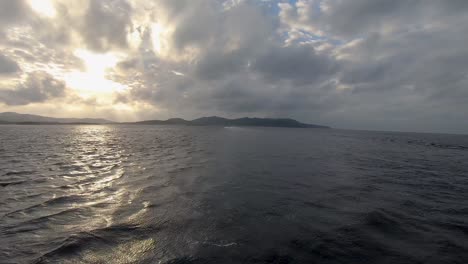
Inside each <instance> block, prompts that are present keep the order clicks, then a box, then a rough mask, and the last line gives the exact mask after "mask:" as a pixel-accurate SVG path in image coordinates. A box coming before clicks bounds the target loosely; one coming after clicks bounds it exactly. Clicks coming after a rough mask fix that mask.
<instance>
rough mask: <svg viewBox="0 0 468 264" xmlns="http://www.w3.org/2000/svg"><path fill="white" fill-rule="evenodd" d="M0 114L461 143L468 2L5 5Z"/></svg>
mask: <svg viewBox="0 0 468 264" xmlns="http://www.w3.org/2000/svg"><path fill="white" fill-rule="evenodd" d="M0 23H1V26H0V112H2V111H17V112H22V113H33V114H43V115H51V116H61V117H64V116H73V117H104V118H110V119H114V120H118V121H126V120H141V119H156V118H168V117H184V118H194V117H198V116H206V115H222V116H226V117H241V116H259V117H292V118H296V119H299V120H301V121H305V122H313V123H319V124H324V125H331V126H334V127H343V128H360V129H380V130H407V131H434V132H461V133H468V122H466V116H468V45H467V43H468V1H466V0H424V1H423V0H411V1H408V0H392V1H390V0H352V1H351V0H297V1H269V0H262V1H254V0H196V1H193V0H152V1H145V0H3V1H0Z"/></svg>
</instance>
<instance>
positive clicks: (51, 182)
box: [0, 125, 468, 264]
mask: <svg viewBox="0 0 468 264" xmlns="http://www.w3.org/2000/svg"><path fill="white" fill-rule="evenodd" d="M0 263H2V264H4V263H171V264H175V263H468V136H463V135H443V134H419V133H396V132H369V131H347V130H338V129H302V128H297V129H296V128H257V127H255V128H254V127H183V126H145V125H100V126H97V125H96V126H91V125H90V126H86V125H37V126H34V125H2V126H0Z"/></svg>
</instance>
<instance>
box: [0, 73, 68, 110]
mask: <svg viewBox="0 0 468 264" xmlns="http://www.w3.org/2000/svg"><path fill="white" fill-rule="evenodd" d="M66 89H67V88H66V85H65V83H64V82H63V81H59V80H56V79H54V77H53V76H51V75H50V74H47V73H45V72H32V73H30V74H29V75H28V76H27V78H26V80H25V81H24V82H23V83H20V84H19V85H18V86H17V87H16V88H15V89H14V90H0V102H3V103H4V104H7V105H27V104H30V103H39V102H45V101H47V100H50V99H55V98H60V97H64V96H65V94H66Z"/></svg>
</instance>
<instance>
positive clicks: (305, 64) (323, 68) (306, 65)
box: [252, 46, 338, 85]
mask: <svg viewBox="0 0 468 264" xmlns="http://www.w3.org/2000/svg"><path fill="white" fill-rule="evenodd" d="M252 69H253V70H255V71H257V72H259V73H261V74H262V75H263V76H265V77H266V78H267V79H268V80H269V81H271V82H277V81H279V80H290V81H292V82H293V83H295V84H297V85H305V84H314V83H316V82H318V81H320V80H323V79H327V78H330V76H332V75H333V74H334V73H336V72H337V70H338V64H337V63H336V62H335V61H334V59H332V58H330V57H328V56H324V55H318V54H316V53H315V51H314V48H313V47H311V46H288V47H275V48H272V49H270V50H268V51H267V52H266V53H265V54H262V55H261V56H259V57H258V58H257V59H256V60H255V61H254V63H253V67H252Z"/></svg>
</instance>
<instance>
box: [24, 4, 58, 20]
mask: <svg viewBox="0 0 468 264" xmlns="http://www.w3.org/2000/svg"><path fill="white" fill-rule="evenodd" d="M28 4H29V6H31V8H32V9H33V10H34V11H35V12H36V13H38V14H39V15H42V16H46V17H55V15H56V14H57V11H56V10H55V6H54V2H53V0H28Z"/></svg>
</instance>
